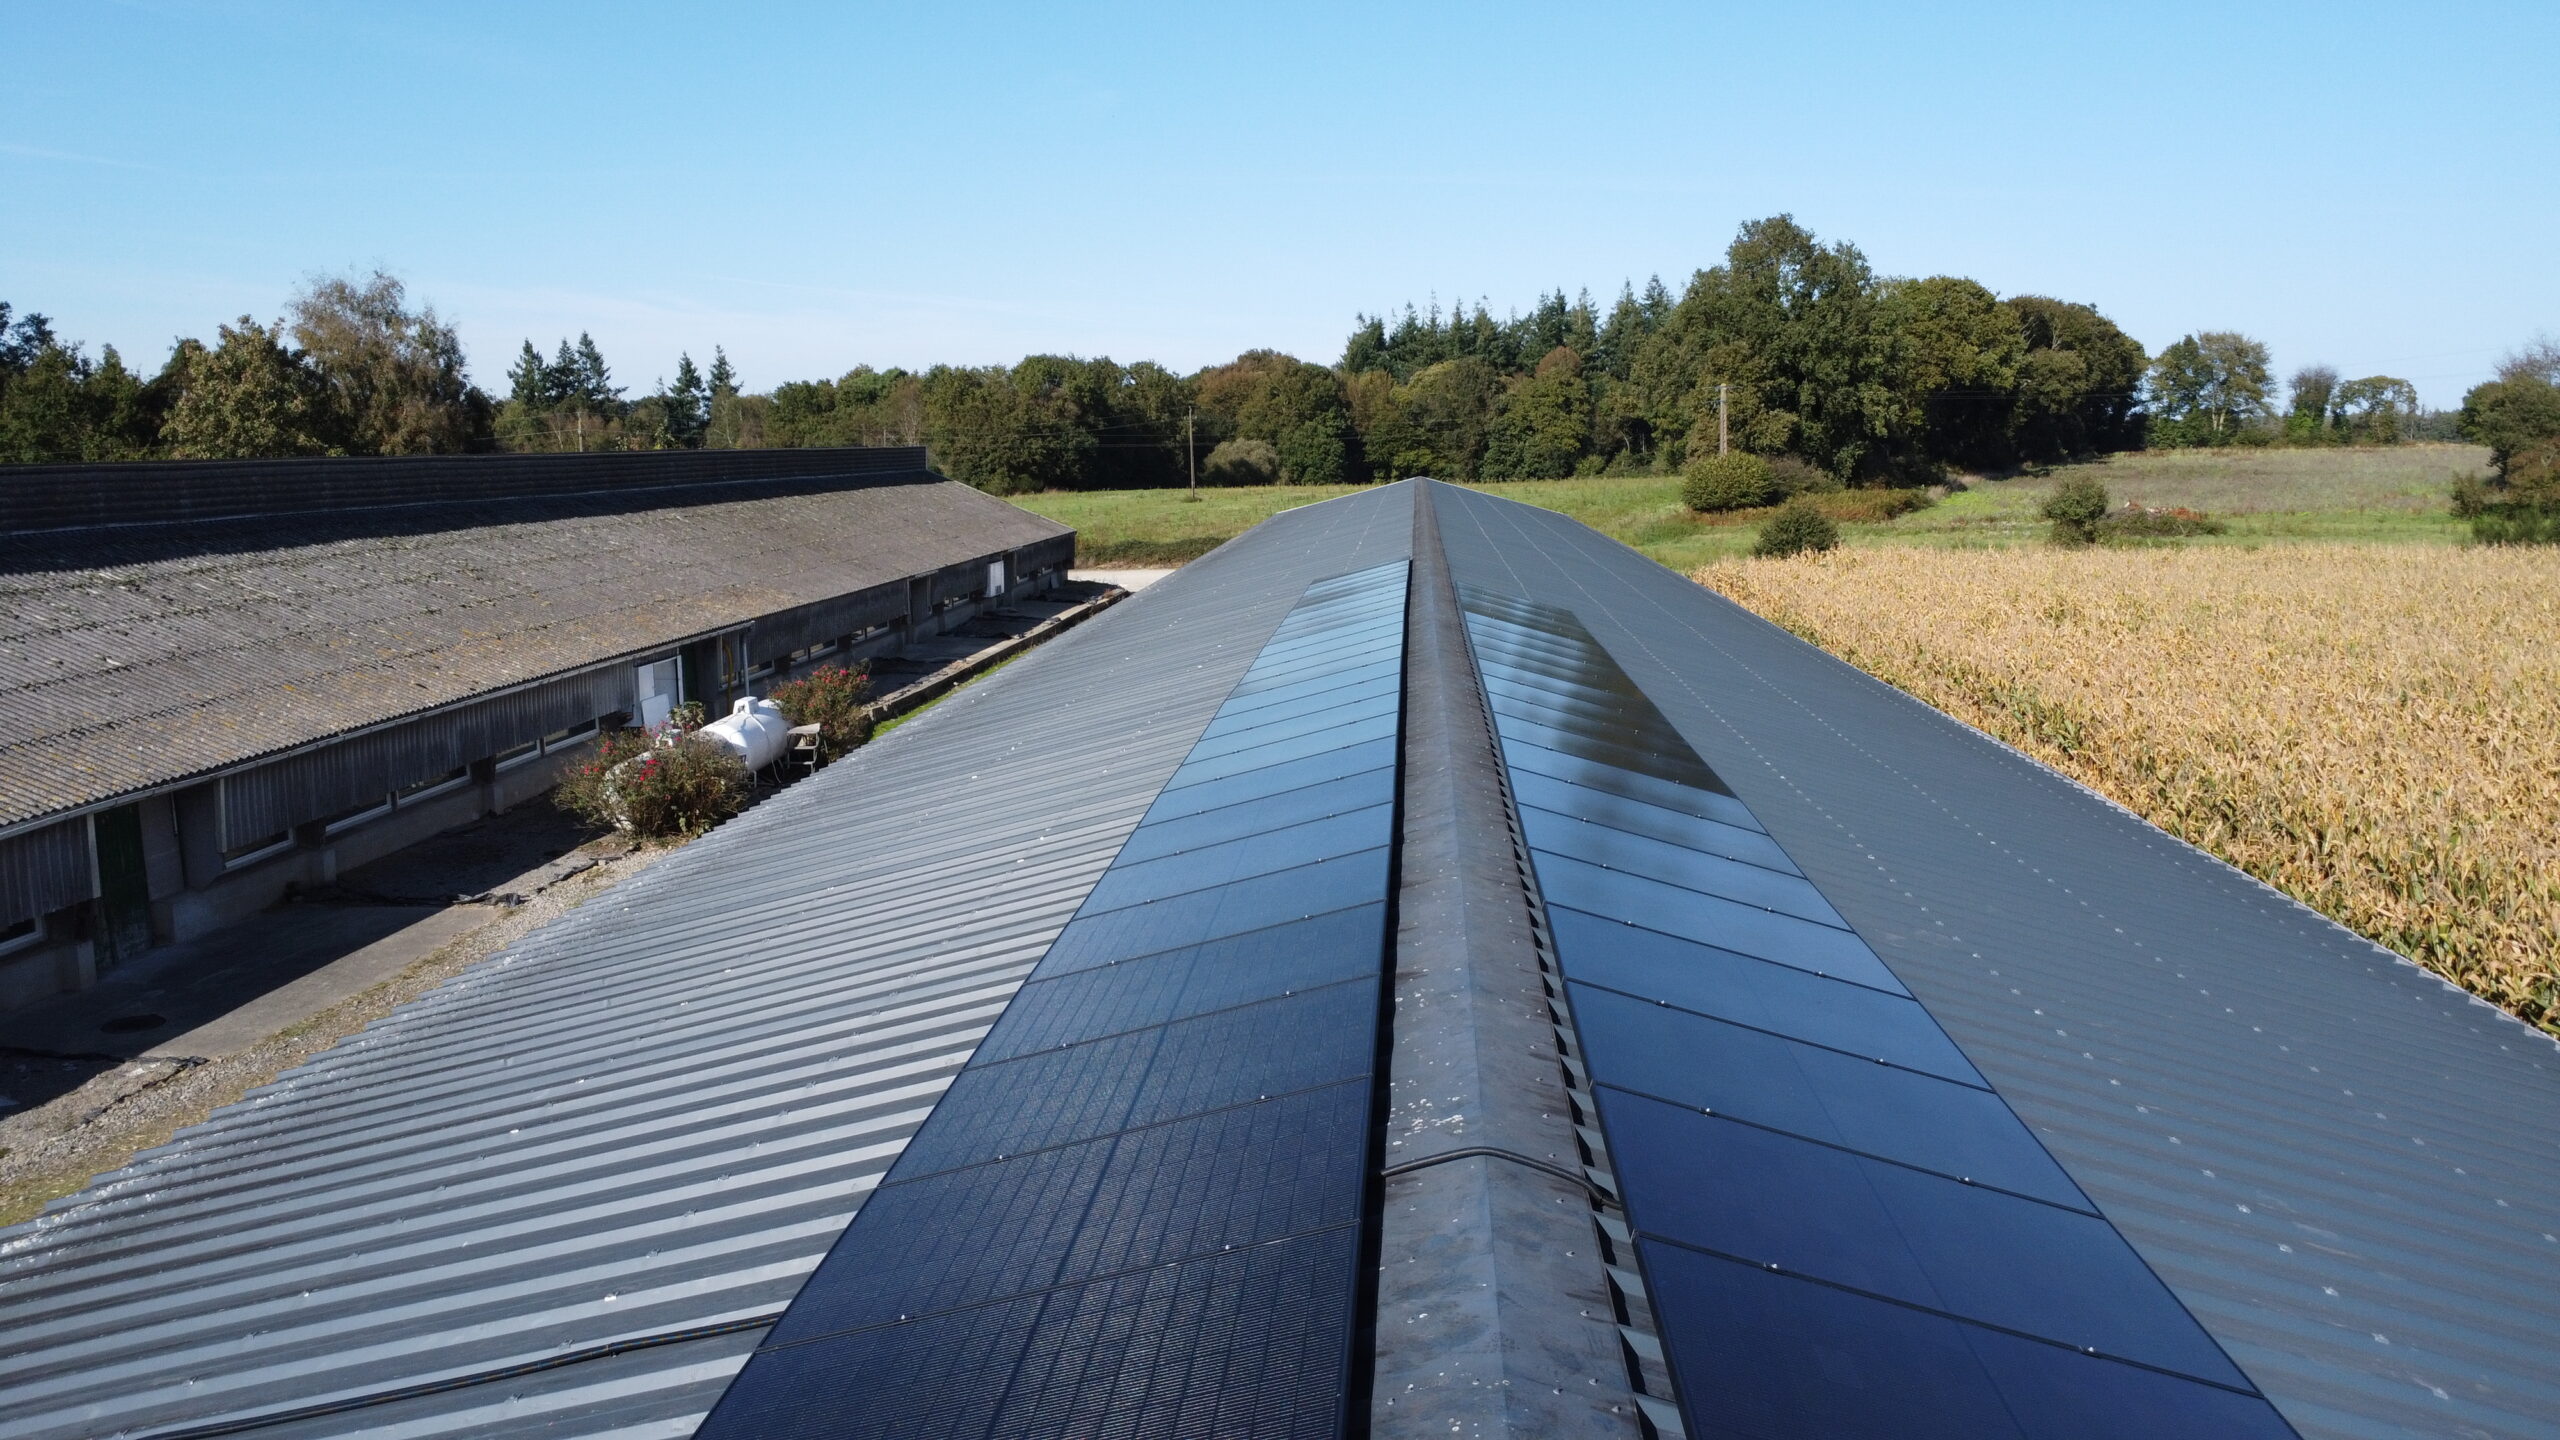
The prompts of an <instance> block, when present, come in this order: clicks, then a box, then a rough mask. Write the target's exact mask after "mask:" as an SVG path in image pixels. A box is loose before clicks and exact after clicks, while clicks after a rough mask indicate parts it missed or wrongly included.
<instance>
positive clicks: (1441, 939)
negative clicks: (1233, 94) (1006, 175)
mask: <svg viewBox="0 0 2560 1440" xmlns="http://www.w3.org/2000/svg"><path fill="white" fill-rule="evenodd" d="M2555 1114H2560V1052H2555V1049H2554V1047H2553V1045H2552V1044H2551V1042H2550V1041H2549V1040H2548V1039H2547V1038H2545V1037H2543V1036H2541V1035H2539V1034H2537V1033H2535V1032H2533V1031H2531V1030H2529V1029H2528V1028H2526V1027H2525V1026H2524V1025H2522V1024H2520V1023H2519V1022H2517V1021H2515V1020H2514V1019H2512V1018H2510V1017H2508V1016H2507V1015H2505V1014H2503V1013H2502V1012H2499V1011H2496V1010H2494V1009H2491V1008H2489V1007H2487V1006H2485V1005H2483V1004H2480V1003H2478V1002H2476V1001H2474V1000H2472V999H2471V998H2469V997H2468V996H2466V995H2463V994H2461V993H2459V992H2456V991H2454V990H2453V989H2451V988H2449V987H2448V986H2446V985H2444V984H2442V983H2440V982H2439V981H2437V980H2436V979H2434V978H2433V977H2431V976H2429V975H2427V974H2425V973H2422V972H2421V971H2419V970H2418V969H2416V968H2415V967H2414V966H2412V965H2410V964H2408V963H2406V962H2404V961H2402V960H2400V959H2399V958H2397V957H2395V956H2393V955H2391V954H2389V953H2387V952H2385V951H2383V950H2380V949H2377V948H2376V947H2374V946H2372V945H2370V944H2368V943H2366V942H2365V941H2363V940H2361V939H2358V938H2357V937H2355V936H2354V935H2351V934H2349V933H2347V932H2345V931H2343V930H2341V929H2339V928H2338V927H2336V926H2334V925H2332V924H2330V923H2329V922H2327V921H2326V920H2323V919H2322V918H2321V917H2319V916H2317V915H2315V914H2312V913H2310V912H2308V911H2306V910H2304V909H2302V908H2301V907H2299V906H2297V905H2295V904H2293V903H2292V902H2291V901H2289V900H2287V899H2285V898H2283V897H2282V896H2280V895H2277V894H2275V893H2274V892H2272V891H2269V890H2267V889H2266V888H2264V887H2262V886H2260V885H2258V884H2256V883H2254V882H2252V881H2251V880H2249V879H2248V878H2246V877H2245V876H2243V875H2240V874H2239V873H2237V872H2235V871H2233V870H2231V869H2229V868H2227V867H2225V866H2223V865H2221V864H2219V863H2217V862H2215V861H2213V860H2211V859H2209V858H2207V857H2205V856H2203V855H2201V854H2199V853H2198V852H2196V851H2194V850H2191V849H2189V848H2187V847H2185V846H2183V845H2181V844H2179V843H2177V842H2175V841H2173V840H2171V839H2169V838H2168V837H2167V836H2165V835H2163V834H2161V833H2160V832H2158V831H2156V830H2154V829H2152V828H2151V827H2149V826H2147V825H2145V824H2143V823H2142V822H2140V821H2139V820H2137V819H2135V818H2134V817H2132V816H2131V815H2129V814H2127V813H2125V812H2124V811H2122V810H2120V809H2118V808H2116V807H2115V806H2113V805H2111V804H2109V803H2107V802H2106V801H2104V800H2102V799H2100V798H2099V797H2097V796H2095V795H2092V794H2090V793H2089V792H2087V791H2085V790H2083V789H2081V788H2079V787H2077V786H2075V785H2073V784H2071V783H2069V782H2067V781H2065V780H2063V779H2061V778H2059V777H2057V776H2055V775H2054V774H2053V773H2051V772H2050V771H2048V770H2046V769H2044V768H2042V767H2040V766H2038V765H2036V764H2034V763H2032V762H2030V761H2028V760H2026V759H2024V758H2022V757H2020V756H2019V755H2017V754H2016V753H2014V752H2012V751H2010V750H2008V749H2006V748H2004V747H2002V746H2000V745H1998V744H1996V743H1993V742H1991V741H1989V740H1987V739H1985V738H1984V737H1983V736H1981V735H1980V734H1978V733H1976V732H1974V731H1972V730H1970V729H1967V728H1966V727H1964V726H1962V725H1959V724H1956V723H1954V722H1952V721H1950V720H1948V719H1946V718H1944V717H1943V716H1941V715H1939V714H1938V713H1936V712H1935V711H1932V710H1929V709H1927V708H1925V707H1923V706H1920V705H1918V704H1916V703H1914V702H1912V701H1911V700H1909V699H1907V698H1905V697H1904V696H1902V695H1900V694H1899V693H1897V692H1895V691H1893V690H1890V689H1888V688H1886V687H1885V686H1883V685H1880V684H1878V683H1876V682H1874V681H1873V680H1871V679H1868V678H1867V677H1865V676H1863V675H1861V674H1860V673H1858V672H1857V671H1855V670H1852V669H1850V668H1849V667H1847V666H1845V665H1842V664H1840V663H1838V662H1836V661H1834V660H1831V659H1829V658H1827V657H1826V656H1824V655H1822V654H1821V653H1820V652H1818V651H1816V650H1814V649H1813V648H1811V647H1809V646H1807V645H1805V644H1803V643H1801V642H1800V641H1798V640H1796V639H1794V638H1792V637H1791V636H1789V635H1787V634H1785V633H1783V632H1782V631H1780V630H1778V629H1776V628H1775V627H1772V626H1770V625H1767V624H1765V623H1763V622H1761V621H1759V620H1757V619H1755V618H1753V617H1752V616H1750V615H1748V614H1746V613H1744V612H1743V611H1741V610H1739V609H1738V608H1736V607H1734V606H1732V605H1731V604H1729V603H1727V602H1725V601H1724V600H1722V599H1720V598H1718V597H1716V596H1714V595H1712V594H1709V593H1707V592H1706V591H1704V590H1701V589H1700V588H1698V587H1697V586H1695V585H1692V584H1690V583H1688V582H1686V581H1683V580H1681V579H1680V578H1679V577H1677V576H1674V575H1672V574H1670V573H1668V572H1666V571H1663V570H1661V569H1659V568H1657V567H1655V566H1653V565H1651V564H1650V563H1648V562H1646V561H1644V560H1642V559H1640V558H1639V557H1637V556H1636V555H1634V554H1633V553H1631V552H1629V551H1627V550H1625V549H1623V548H1621V547H1619V546H1617V545H1616V544H1614V543H1612V542H1610V541H1608V540H1606V539H1604V538H1602V537H1600V536H1598V535H1596V534H1594V533H1593V532H1591V531H1589V530H1587V529H1584V528H1583V527H1581V526H1579V525H1576V524H1574V523H1573V522H1571V521H1569V520H1566V519H1564V518H1562V517H1560V516H1557V515H1554V514H1551V513H1549V512H1546V511H1542V510H1536V509H1532V508H1529V507H1527V506H1523V505H1518V504H1514V503H1511V502H1509V501H1505V500H1501V499H1496V498H1492V497H1489V496H1487V495H1483V494H1479V493H1476V492H1472V491H1467V490H1460V489H1456V488H1453V487H1446V486H1441V485H1437V484H1433V483H1431V482H1427V481H1415V482H1407V483H1405V484H1401V485H1395V486H1388V487H1383V488H1380V489H1376V490H1371V491H1367V492H1363V493H1360V494H1356V495H1353V496H1349V497H1346V498H1342V499H1337V500H1332V501H1328V502H1326V503H1323V504H1319V505H1313V506H1308V507H1306V508H1302V509H1298V510H1294V511H1290V512H1287V513H1285V514H1283V515H1281V516H1279V517H1278V518H1276V519H1273V520H1272V521H1270V522H1268V523H1266V524H1264V525H1262V526H1260V527H1259V528H1257V529H1255V530H1254V531H1252V532H1250V533H1248V534H1246V535H1244V536H1242V537H1240V538H1239V539H1237V540H1235V541H1234V542H1232V543H1230V544H1229V545H1227V546H1225V547H1224V548H1222V549H1220V550H1219V551H1217V552H1216V553H1214V554H1212V555H1210V556H1209V557H1207V558H1206V559H1203V560H1201V561H1199V562H1196V563H1195V564H1193V565H1191V566H1189V567H1187V568H1185V569H1183V570H1182V571H1180V572H1178V573H1177V574H1175V575H1174V576H1172V577H1171V578H1169V579H1167V580H1165V581H1163V582H1161V583H1159V584H1157V585H1155V586H1153V587H1152V588H1150V589H1148V590H1147V591H1146V592H1144V593H1143V594H1141V595H1140V596H1138V597H1137V598H1136V599H1135V600H1133V601H1131V602H1129V603H1127V604H1125V605H1123V606H1120V607H1118V608H1115V609H1114V610H1112V611H1111V612H1109V613H1107V614H1106V615H1104V616H1103V617H1101V618H1100V619H1098V620H1097V621H1095V622H1094V623H1092V624H1090V625H1088V626H1085V627H1083V628H1080V629H1078V630H1076V631H1074V632H1072V633H1071V634H1069V635H1067V636H1065V637H1064V638H1062V639H1061V640H1059V641H1057V642H1056V643H1054V644H1052V645H1050V646H1049V647H1047V648H1045V649H1042V650H1040V651H1038V652H1037V653H1035V654H1032V655H1031V656H1029V657H1028V658H1025V659H1023V660H1022V661H1020V662H1019V663H1017V664H1015V665H1013V666H1012V667H1010V668H1009V669H1007V670H1005V671H1003V672H1001V673H999V674H997V675H995V676H993V677H991V678H990V679H988V680H986V681H985V682H983V683H981V684H978V685H976V686H974V687H971V688H969V689H967V690H964V691H961V692H960V693H959V694H957V695H956V696H955V697H954V698H952V699H951V700H949V701H947V702H945V703H944V704H942V705H941V706H939V707H938V708H936V709H934V710H931V711H928V712H926V713H924V714H923V715H921V716H920V717H918V718H917V719H916V720H914V721H912V722H911V723H909V724H907V725H906V726H904V727H902V728H901V729H900V730H898V731H896V732H895V733H893V734H891V735H889V736H887V737H886V738H884V739H883V740H881V741H879V742H877V743H875V744H873V745H872V746H870V747H867V748H866V749H864V750H862V751H860V752H858V753H857V754H856V755H855V756H854V757H852V758H851V759H849V760H848V761H847V762H845V763H842V764H839V765H837V766H834V767H831V768H829V769H828V770H826V771H825V772H823V773H822V774H820V775H818V776H817V777H816V778H815V779H814V780H813V781H811V782H809V783H806V784H802V785H798V786H795V787H793V788H791V789H790V790H788V791H786V792H784V793H783V794H782V795H781V796H779V797H778V798H777V799H775V800H773V801H771V802H769V803H767V804H765V805H763V806H761V807H759V808H757V809H756V810H754V811H752V812H749V813H748V814H746V815H745V816H743V817H741V818H740V819H738V820H736V821H733V822H731V823H730V824H728V825H726V826H724V827H722V828H720V829H719V830H717V831H714V832H713V833H712V834H711V835H709V836H708V837H706V838H705V839H703V840H701V841H699V842H697V843H695V844H693V845H691V846H689V847H688V848H686V849H684V850H682V851H680V852H678V853H677V854H675V855H673V856H672V857H670V858H668V859H667V860H666V861H664V862H663V863H661V864H659V865H657V866H655V867H654V868H652V869H650V870H648V871H646V872H645V873H643V874H640V875H638V876H636V877H634V878H633V879H632V880H630V881H628V882H627V883H626V884H624V885H623V886H621V887H620V888H618V889H617V890H615V891H614V892H612V895H611V897H610V900H609V902H598V903H596V904H593V905H591V906H589V907H587V908H586V909H583V910H580V911H577V912H574V913H573V914H571V915H570V916H569V917H567V918H565V919H563V920H561V921H559V922H556V923H555V924H553V925H551V926H550V927H548V928H546V929H544V930H542V931H538V932H536V933H535V934H534V935H533V936H531V937H530V938H529V939H527V940H526V941H524V942H523V943H521V944H520V945H518V946H517V947H515V948H514V949H513V950H511V951H509V952H506V953H504V954H502V955H500V956H498V957H496V958H494V959H493V960H491V961H489V962H487V963H486V964H484V965H482V966H481V967H479V968H477V969H475V970H473V971H471V972H469V973H468V974H466V975H465V976H463V977H461V978H459V979H457V980H456V981H454V982H453V983H451V984H450V985H448V986H446V987H445V988H443V989H442V990H439V991H437V992H435V993H433V994H431V995H429V996H428V997H426V998H424V999H422V1000H420V1001H419V1002H417V1003H415V1004H413V1005H411V1006H409V1007H407V1008H405V1009H403V1010H402V1011H400V1012H398V1013H396V1014H394V1015H393V1016H392V1017H390V1018H389V1019H387V1020H385V1021H383V1022H381V1023H379V1024H377V1025H375V1026H374V1027H372V1028H371V1029H369V1030H367V1031H365V1032H364V1033H363V1034H361V1035H359V1036H357V1037H355V1038H353V1039H351V1040H349V1041H347V1042H345V1043H343V1044H341V1045H339V1046H338V1047H337V1048H336V1049H334V1050H332V1051H330V1052H328V1053H327V1054H325V1055H324V1056H322V1057H320V1058H319V1059H317V1060H315V1061H314V1062H312V1063H311V1064H309V1065H307V1066H305V1067H304V1068H302V1069H300V1070H297V1071H294V1072H292V1073H290V1074H288V1075H286V1076H284V1077H283V1078H282V1079H280V1080H279V1081H278V1082H277V1083H276V1084H274V1085H273V1086H271V1087H269V1088H267V1089H265V1090H263V1091H261V1092H259V1093H258V1094H256V1095H255V1096H254V1097H252V1098H251V1099H250V1100H249V1101H247V1102H246V1103H242V1104H239V1105H235V1106H232V1107H230V1108H228V1109H225V1110H223V1111H220V1112H218V1113H217V1114H215V1115H214V1116H213V1118H212V1119H211V1120H209V1121H208V1122H207V1123H205V1124H203V1125H200V1126H197V1127H195V1128H193V1129H191V1130H189V1131H187V1132H185V1133H183V1134H181V1135H180V1136H179V1137H178V1138H177V1140H176V1141H175V1142H174V1143H172V1144H170V1145H168V1146H166V1147H163V1148H162V1149H160V1150H158V1151H155V1152H152V1153H150V1154H147V1155H145V1156H143V1157H141V1158H140V1159H139V1160H138V1161H137V1162H136V1163H135V1164H134V1165H132V1166H131V1168H129V1169H127V1170H124V1171H122V1172H119V1173H117V1174H114V1175H110V1176H107V1177H104V1178H103V1179H101V1180H100V1181H99V1182H98V1183H96V1184H95V1185H94V1186H92V1187H91V1188H90V1189H89V1190H87V1191H86V1192H84V1193H82V1194H79V1195H77V1196H74V1197H72V1198H70V1199H68V1200H66V1201H64V1202H62V1203H60V1204H58V1205H56V1206H54V1207H53V1208H52V1209H51V1210H49V1211H48V1212H47V1213H46V1214H45V1215H44V1216H43V1217H42V1218H40V1219H39V1220H37V1221H36V1222H34V1223H33V1224H31V1225H29V1226H26V1227H23V1228H21V1229H19V1230H17V1231H15V1232H13V1233H11V1234H9V1235H8V1236H7V1237H6V1241H5V1248H0V1329H5V1330H6V1332H7V1333H8V1334H9V1336H10V1343H9V1344H8V1345H7V1346H5V1347H0V1430H5V1431H6V1432H7V1433H9V1434H11V1435H13V1436H20V1437H28V1440H68V1437H74V1436H84V1437H85V1436H100V1435H109V1434H114V1435H134V1436H146V1435H147V1436H155V1437H161V1440H178V1437H209V1436H213V1435H217V1434H219V1435H256V1436H275V1437H310V1436H324V1435H326V1436H337V1435H386V1436H387V1435H400V1436H477V1437H487V1436H532V1435H543V1436H605V1435H615V1436H624V1435H688V1434H699V1435H703V1436H709V1437H719V1440H745V1437H758V1440H768V1437H797V1436H902V1437H903V1436H970V1437H991V1436H1056V1437H1064V1436H1086V1435H1121V1436H1167V1437H1173V1436H1181V1437H1192V1436H1228V1435H1292V1436H1296V1435H1306V1436H1325V1435H1349V1434H1377V1435H1388V1436H1424V1435H1429V1436H1443V1435H1450V1434H1463V1435H1479V1436H1490V1435H1507V1436H1521V1437H1529V1436H1536V1437H1585V1436H1590V1437H1599V1436H1609V1437H1636V1436H1645V1435H1651V1436H1681V1435H1685V1436H1694V1437H1701V1440H1703V1437H1708V1436H1715V1437H1759V1440H1794V1437H1826V1440H1834V1437H1853V1436H1892V1437H1917V1440H1929V1437H1949V1440H1956V1437H1961V1440H1985V1437H2012V1440H2016V1437H2035V1440H2180V1437H2193V1440H2208V1437H2210V1440H2257V1437H2266V1440H2279V1437H2286V1436H2295V1435H2298V1436H2302V1437H2309V1440H2349V1437H2359V1440H2361V1437H2380V1436H2416V1435H2427V1436H2445V1435H2476V1436H2500V1437H2529V1436H2552V1435H2554V1434H2560V1367H2555V1366H2554V1365H2553V1364H2552V1350H2551V1337H2552V1336H2553V1335H2555V1334H2560V1238H2555V1236H2560V1143H2555V1138H2554V1130H2553V1127H2552V1125H2551V1117H2552V1116H2554V1115H2555Z"/></svg>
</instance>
